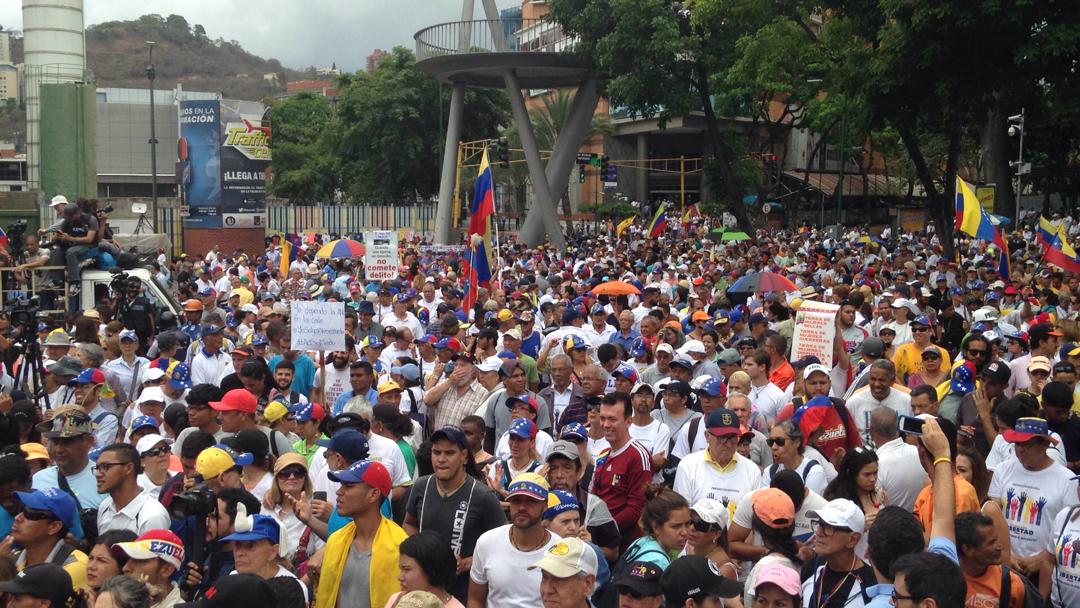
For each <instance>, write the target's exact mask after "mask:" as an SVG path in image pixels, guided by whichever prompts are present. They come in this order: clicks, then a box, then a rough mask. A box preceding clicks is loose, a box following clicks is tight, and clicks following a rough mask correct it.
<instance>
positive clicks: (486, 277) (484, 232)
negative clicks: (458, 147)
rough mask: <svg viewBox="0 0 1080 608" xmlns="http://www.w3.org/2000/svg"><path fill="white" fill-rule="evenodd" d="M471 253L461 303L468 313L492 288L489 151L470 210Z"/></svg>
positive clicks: (492, 205)
mask: <svg viewBox="0 0 1080 608" xmlns="http://www.w3.org/2000/svg"><path fill="white" fill-rule="evenodd" d="M469 214H470V215H469V252H468V253H467V254H466V260H467V263H468V266H467V273H466V275H465V276H466V282H467V283H468V285H467V289H466V291H465V298H464V300H463V301H462V303H461V307H462V309H463V310H466V311H467V310H468V309H470V308H472V307H473V304H475V303H476V298H477V291H478V288H479V287H488V286H490V285H491V251H492V248H491V218H492V216H494V215H495V190H494V181H493V180H492V178H491V165H489V164H488V155H487V150H486V149H485V150H484V154H483V156H482V157H481V159H480V172H479V174H478V175H477V176H476V192H474V193H473V199H472V205H470V207H469Z"/></svg>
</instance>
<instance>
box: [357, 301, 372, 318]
mask: <svg viewBox="0 0 1080 608" xmlns="http://www.w3.org/2000/svg"><path fill="white" fill-rule="evenodd" d="M356 314H360V315H373V314H375V305H374V304H372V303H371V302H368V301H367V300H361V301H360V304H359V305H357V307H356Z"/></svg>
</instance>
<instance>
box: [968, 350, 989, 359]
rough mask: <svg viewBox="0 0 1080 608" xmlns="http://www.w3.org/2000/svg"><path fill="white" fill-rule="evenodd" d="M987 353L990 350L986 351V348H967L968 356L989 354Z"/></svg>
mask: <svg viewBox="0 0 1080 608" xmlns="http://www.w3.org/2000/svg"><path fill="white" fill-rule="evenodd" d="M987 353H988V351H985V350H982V349H979V350H971V349H970V348H969V349H968V350H967V356H969V357H985V356H986V355H987Z"/></svg>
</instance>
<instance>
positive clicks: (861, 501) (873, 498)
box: [822, 446, 889, 557]
mask: <svg viewBox="0 0 1080 608" xmlns="http://www.w3.org/2000/svg"><path fill="white" fill-rule="evenodd" d="M877 478H878V457H877V452H875V451H874V450H871V449H869V448H865V447H863V446H855V447H853V448H851V449H850V450H848V452H847V454H845V455H844V460H843V461H842V462H841V463H840V468H839V470H838V471H837V475H836V478H835V479H833V480H832V481H831V482H829V485H828V486H827V487H826V488H825V493H824V494H822V496H823V497H824V498H825V500H835V499H837V498H846V499H848V500H850V501H851V502H853V503H855V504H856V505H858V506H859V509H861V510H862V512H863V515H864V516H865V517H866V529H868V530H869V529H870V526H871V525H872V524H873V523H874V519H875V518H876V517H877V514H878V511H880V510H881V509H882V508H884V507H885V506H886V505H888V504H889V497H888V496H887V495H886V494H885V490H882V489H881V487H880V486H878V483H877ZM866 541H867V537H866V535H863V537H862V538H860V539H859V544H858V545H856V546H855V554H856V555H858V556H859V557H863V556H865V555H866Z"/></svg>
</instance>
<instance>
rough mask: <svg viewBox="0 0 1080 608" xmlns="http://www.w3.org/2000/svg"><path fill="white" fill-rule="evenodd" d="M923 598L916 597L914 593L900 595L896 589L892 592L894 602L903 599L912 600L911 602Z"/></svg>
mask: <svg viewBox="0 0 1080 608" xmlns="http://www.w3.org/2000/svg"><path fill="white" fill-rule="evenodd" d="M921 599H923V598H921V597H916V596H914V595H900V594H899V593H897V592H896V589H893V592H892V601H893V603H894V604H895V603H896V602H899V601H901V600H908V601H911V602H917V601H919V600H921Z"/></svg>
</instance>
